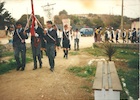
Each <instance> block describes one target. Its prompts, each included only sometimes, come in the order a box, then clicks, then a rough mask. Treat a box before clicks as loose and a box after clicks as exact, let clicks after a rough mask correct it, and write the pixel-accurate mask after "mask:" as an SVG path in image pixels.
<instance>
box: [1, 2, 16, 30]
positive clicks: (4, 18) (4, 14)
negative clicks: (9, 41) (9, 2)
mask: <svg viewBox="0 0 140 100" xmlns="http://www.w3.org/2000/svg"><path fill="white" fill-rule="evenodd" d="M4 4H5V2H0V29H4V28H5V26H9V25H10V24H13V23H14V22H15V19H14V18H12V17H11V13H9V11H7V10H6V9H5V8H4Z"/></svg>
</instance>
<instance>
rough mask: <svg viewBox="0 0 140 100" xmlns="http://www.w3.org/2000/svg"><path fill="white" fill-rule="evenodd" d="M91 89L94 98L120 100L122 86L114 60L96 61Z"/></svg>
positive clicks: (96, 99) (98, 99)
mask: <svg viewBox="0 0 140 100" xmlns="http://www.w3.org/2000/svg"><path fill="white" fill-rule="evenodd" d="M93 90H94V98H95V100H120V91H122V86H121V83H120V80H119V77H118V74H117V71H116V68H115V64H114V62H112V61H111V62H106V61H100V62H98V63H97V69H96V75H95V79H94V83H93Z"/></svg>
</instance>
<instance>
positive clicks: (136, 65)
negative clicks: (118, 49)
mask: <svg viewBox="0 0 140 100" xmlns="http://www.w3.org/2000/svg"><path fill="white" fill-rule="evenodd" d="M128 67H130V68H136V69H138V68H139V59H138V58H134V59H130V60H129V61H128Z"/></svg>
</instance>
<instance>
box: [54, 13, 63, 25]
mask: <svg viewBox="0 0 140 100" xmlns="http://www.w3.org/2000/svg"><path fill="white" fill-rule="evenodd" d="M54 23H55V24H62V19H61V18H60V16H57V15H55V16H54Z"/></svg>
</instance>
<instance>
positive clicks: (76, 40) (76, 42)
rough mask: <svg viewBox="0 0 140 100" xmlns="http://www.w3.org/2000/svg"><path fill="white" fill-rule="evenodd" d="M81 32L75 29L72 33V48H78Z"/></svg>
mask: <svg viewBox="0 0 140 100" xmlns="http://www.w3.org/2000/svg"><path fill="white" fill-rule="evenodd" d="M80 37H81V34H80V32H79V31H78V29H76V32H75V34H74V50H79V40H80Z"/></svg>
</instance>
